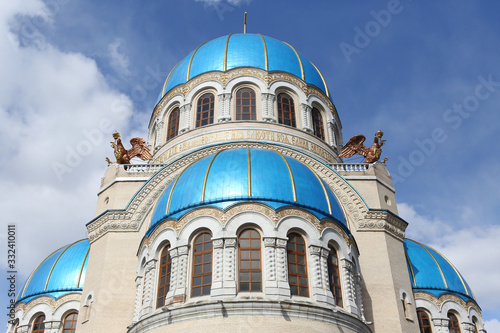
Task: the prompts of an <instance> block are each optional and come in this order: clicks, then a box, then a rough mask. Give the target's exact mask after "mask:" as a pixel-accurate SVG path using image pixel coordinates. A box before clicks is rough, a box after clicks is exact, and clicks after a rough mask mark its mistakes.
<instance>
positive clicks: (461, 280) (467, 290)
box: [429, 246, 470, 296]
mask: <svg viewBox="0 0 500 333" xmlns="http://www.w3.org/2000/svg"><path fill="white" fill-rule="evenodd" d="M429 248H431V249H432V250H434V251H436V252H437V253H438V254H439V255H440V256H441V257H442V258H443V259H444V260H446V261H447V262H448V264H449V265H450V266H451V267H452V268H453V270H454V271H455V273H457V275H458V277H459V278H460V282H462V286H464V289H465V292H466V293H467V295H469V289H468V288H467V286H466V285H465V282H464V280H463V279H462V275H461V274H460V273H459V272H458V271H457V269H456V268H455V266H454V265H453V264H452V263H451V262H450V261H449V260H448V258H446V257H445V256H443V255H442V254H441V253H440V252H439V251H438V250H436V249H435V248H433V247H430V246H429ZM469 296H470V295H469Z"/></svg>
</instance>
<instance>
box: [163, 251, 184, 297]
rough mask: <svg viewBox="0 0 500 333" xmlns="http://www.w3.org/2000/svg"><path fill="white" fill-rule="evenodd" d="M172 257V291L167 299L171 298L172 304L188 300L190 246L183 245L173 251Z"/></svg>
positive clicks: (171, 252)
mask: <svg viewBox="0 0 500 333" xmlns="http://www.w3.org/2000/svg"><path fill="white" fill-rule="evenodd" d="M170 257H171V258H172V277H171V279H170V290H169V292H168V293H167V298H170V297H171V298H172V301H171V302H173V303H177V302H184V301H185V300H186V286H187V279H188V276H187V265H188V246H187V245H183V246H178V247H177V248H173V249H171V250H170ZM174 260H175V265H174ZM174 269H175V270H174ZM169 303H170V302H169Z"/></svg>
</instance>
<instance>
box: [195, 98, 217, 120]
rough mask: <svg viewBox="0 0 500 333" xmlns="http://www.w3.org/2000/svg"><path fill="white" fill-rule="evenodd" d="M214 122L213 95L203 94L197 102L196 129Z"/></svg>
mask: <svg viewBox="0 0 500 333" xmlns="http://www.w3.org/2000/svg"><path fill="white" fill-rule="evenodd" d="M213 122H214V95H213V94H204V95H203V96H201V97H200V99H199V100H198V106H197V108H196V127H200V126H205V125H208V124H212V123H213Z"/></svg>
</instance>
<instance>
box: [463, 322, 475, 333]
mask: <svg viewBox="0 0 500 333" xmlns="http://www.w3.org/2000/svg"><path fill="white" fill-rule="evenodd" d="M462 328H463V329H464V333H475V332H476V328H475V327H474V324H472V323H469V322H462Z"/></svg>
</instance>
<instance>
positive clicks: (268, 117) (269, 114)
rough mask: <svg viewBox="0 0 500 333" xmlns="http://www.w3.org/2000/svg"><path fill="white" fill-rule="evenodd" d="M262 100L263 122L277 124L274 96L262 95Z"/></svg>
mask: <svg viewBox="0 0 500 333" xmlns="http://www.w3.org/2000/svg"><path fill="white" fill-rule="evenodd" d="M261 98H262V120H264V121H269V122H273V123H275V122H276V116H275V114H274V98H275V95H273V94H266V93H263V94H261Z"/></svg>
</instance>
